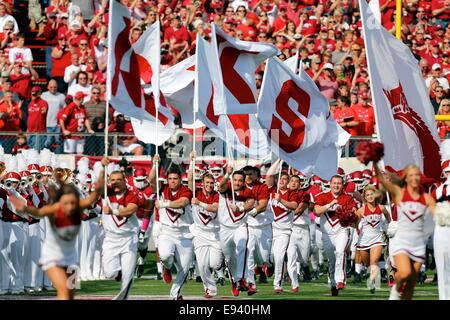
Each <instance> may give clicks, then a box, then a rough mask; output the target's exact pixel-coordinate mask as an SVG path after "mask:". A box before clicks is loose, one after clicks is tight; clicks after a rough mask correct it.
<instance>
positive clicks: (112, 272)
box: [102, 235, 137, 300]
mask: <svg viewBox="0 0 450 320" xmlns="http://www.w3.org/2000/svg"><path fill="white" fill-rule="evenodd" d="M136 240H137V239H136V237H133V238H129V237H122V238H120V237H108V235H106V236H105V240H104V241H103V247H102V262H103V272H104V274H105V277H106V278H107V279H115V278H116V277H117V275H118V274H119V271H121V272H122V286H121V288H120V292H119V294H118V295H117V296H116V297H115V298H114V299H116V300H124V299H127V298H128V295H129V293H130V289H131V285H132V284H133V275H134V269H135V268H136Z"/></svg>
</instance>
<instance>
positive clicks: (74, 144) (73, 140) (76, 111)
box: [59, 91, 94, 154]
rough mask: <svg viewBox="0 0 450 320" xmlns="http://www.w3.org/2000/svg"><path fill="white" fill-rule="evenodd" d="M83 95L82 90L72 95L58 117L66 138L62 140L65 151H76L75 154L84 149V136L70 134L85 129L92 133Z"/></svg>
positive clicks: (80, 152)
mask: <svg viewBox="0 0 450 320" xmlns="http://www.w3.org/2000/svg"><path fill="white" fill-rule="evenodd" d="M84 97H85V94H84V93H83V92H82V91H78V92H77V93H76V94H75V96H74V99H73V102H71V103H70V104H69V105H68V106H67V107H65V108H64V110H63V112H62V115H61V119H59V125H60V126H61V131H62V133H63V136H64V138H65V139H66V140H65V141H64V152H65V153H75V152H76V153H77V154H82V153H83V151H84V141H85V139H84V137H81V136H71V133H80V132H84V131H85V129H87V130H88V132H89V133H90V134H94V130H92V128H91V123H90V121H89V119H88V117H87V114H86V110H85V109H84V106H83V99H84Z"/></svg>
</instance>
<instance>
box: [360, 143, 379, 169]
mask: <svg viewBox="0 0 450 320" xmlns="http://www.w3.org/2000/svg"><path fill="white" fill-rule="evenodd" d="M383 156H384V145H383V144H382V143H380V142H377V141H376V142H372V141H363V142H360V143H359V144H358V146H357V147H356V158H357V159H358V160H359V161H360V162H362V163H364V164H365V165H367V164H368V163H369V162H370V161H374V162H377V161H380V160H381V158H382V157H383Z"/></svg>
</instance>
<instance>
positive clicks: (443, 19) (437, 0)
mask: <svg viewBox="0 0 450 320" xmlns="http://www.w3.org/2000/svg"><path fill="white" fill-rule="evenodd" d="M431 15H432V16H433V17H434V18H436V23H438V24H441V25H444V26H447V24H448V21H449V19H450V1H449V0H433V1H431Z"/></svg>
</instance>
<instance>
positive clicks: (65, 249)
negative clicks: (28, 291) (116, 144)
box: [9, 160, 106, 300]
mask: <svg viewBox="0 0 450 320" xmlns="http://www.w3.org/2000/svg"><path fill="white" fill-rule="evenodd" d="M105 161H106V160H105ZM103 180H104V179H103V175H100V178H99V181H98V182H97V187H96V189H95V191H94V192H91V193H90V194H89V196H88V197H87V198H86V199H80V196H79V192H78V190H77V189H76V188H75V187H74V186H71V185H62V186H61V187H60V188H59V189H58V190H54V191H53V192H52V193H53V194H54V195H53V194H52V198H53V199H54V200H53V201H52V203H51V204H49V205H46V206H44V207H42V208H39V209H38V208H35V207H32V206H27V205H26V203H24V202H23V201H21V200H19V199H18V198H16V197H15V196H13V195H10V196H9V198H10V200H11V202H12V203H13V205H14V206H15V208H16V210H17V211H19V212H26V213H28V214H31V215H33V216H35V217H41V218H42V217H47V218H48V220H49V222H50V227H49V228H48V229H47V234H46V238H45V240H44V244H43V247H42V253H41V259H40V261H39V263H40V265H41V266H42V269H43V270H44V271H46V272H47V274H48V276H49V278H50V280H51V281H52V283H53V284H54V286H55V287H56V290H57V296H58V299H60V300H71V299H73V298H74V293H75V287H76V274H75V276H72V275H70V274H69V272H70V273H71V272H73V271H76V270H77V267H78V254H77V251H76V241H77V234H78V232H79V230H80V226H81V213H82V211H83V210H84V209H86V208H89V207H90V206H91V205H92V204H93V203H94V202H96V201H97V200H98V197H99V195H100V193H101V191H102V190H103V183H104V182H103ZM73 268H74V269H73Z"/></svg>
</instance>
